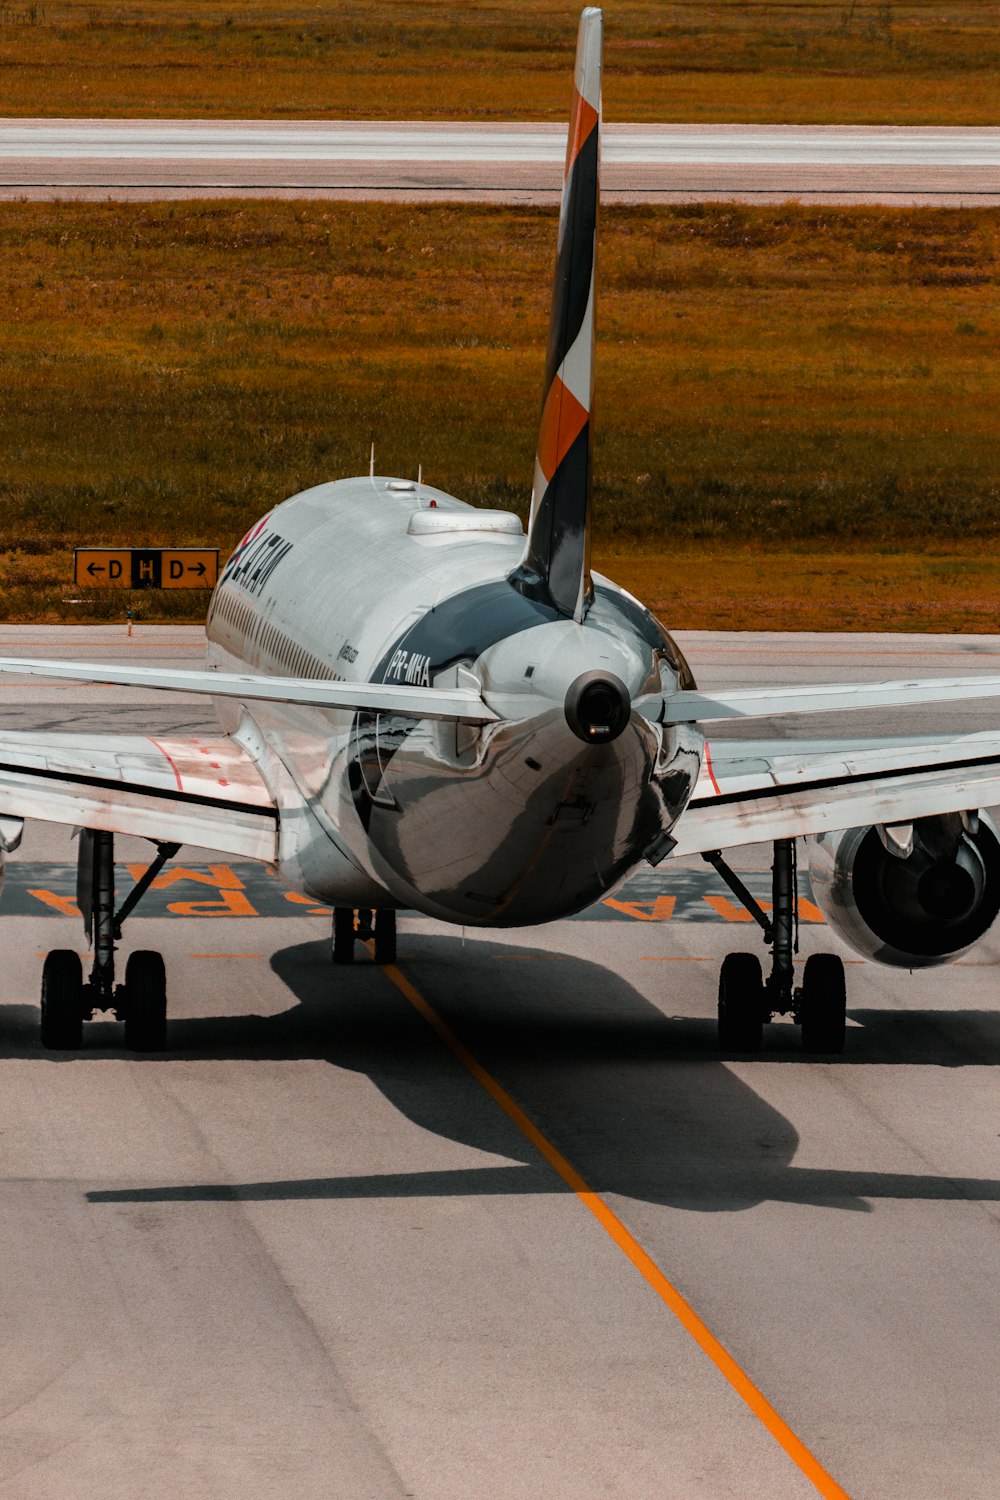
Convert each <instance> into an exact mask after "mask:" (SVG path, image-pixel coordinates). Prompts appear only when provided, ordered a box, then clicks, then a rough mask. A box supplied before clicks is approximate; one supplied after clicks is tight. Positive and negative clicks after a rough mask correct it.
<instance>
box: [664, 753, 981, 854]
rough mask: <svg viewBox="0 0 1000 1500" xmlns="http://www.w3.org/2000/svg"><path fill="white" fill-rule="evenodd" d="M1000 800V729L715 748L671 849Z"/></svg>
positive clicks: (758, 839) (901, 819)
mask: <svg viewBox="0 0 1000 1500" xmlns="http://www.w3.org/2000/svg"><path fill="white" fill-rule="evenodd" d="M998 802H1000V735H997V734H994V733H986V734H973V735H961V736H953V737H952V738H950V739H945V738H943V737H940V738H938V737H935V738H931V737H926V738H923V739H912V740H882V741H868V742H855V743H846V742H845V743H841V744H838V743H837V742H823V743H821V744H801V745H790V744H789V742H787V741H782V742H770V743H768V742H764V741H760V742H749V743H743V744H716V745H715V746H712V747H711V748H709V749H708V753H707V754H706V757H705V759H704V761H703V765H702V774H701V776H700V778H699V780H698V784H697V786H696V787H695V791H694V794H693V796H692V798H691V801H690V803H689V804H688V806H687V808H686V809H685V811H684V813H683V814H682V815H681V819H680V822H679V823H678V825H677V827H676V828H675V830H674V837H675V839H676V841H677V842H676V846H675V847H674V849H672V850H671V854H672V855H673V856H674V857H675V858H676V857H678V856H681V855H689V854H700V853H703V852H704V851H705V850H709V849H723V848H729V847H732V846H734V845H738V844H754V843H764V842H770V841H772V840H773V839H780V838H797V837H802V836H804V835H806V834H815V833H824V832H828V831H830V830H832V829H837V828H854V827H862V826H864V825H865V824H872V823H905V822H910V821H912V819H914V818H920V817H926V816H929V815H930V814H933V813H946V812H962V811H966V810H971V809H973V808H982V807H989V806H992V805H994V804H996V803H998Z"/></svg>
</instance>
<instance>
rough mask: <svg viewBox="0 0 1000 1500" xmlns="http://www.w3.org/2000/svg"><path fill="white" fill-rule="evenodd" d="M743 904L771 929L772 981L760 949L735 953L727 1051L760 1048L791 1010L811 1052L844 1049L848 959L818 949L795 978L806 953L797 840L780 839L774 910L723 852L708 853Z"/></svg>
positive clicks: (727, 966) (723, 1018) (724, 1021)
mask: <svg viewBox="0 0 1000 1500" xmlns="http://www.w3.org/2000/svg"><path fill="white" fill-rule="evenodd" d="M703 858H704V859H705V860H707V861H708V863H709V864H710V865H711V866H712V868H713V869H714V870H716V871H717V872H718V874H719V875H720V876H721V878H722V879H723V880H724V881H725V883H726V885H727V886H728V887H729V889H730V890H731V891H732V892H733V895H734V896H736V897H737V899H738V900H739V902H740V903H741V905H742V906H743V907H744V908H745V909H746V910H747V911H748V912H749V913H750V915H751V917H753V919H754V921H755V922H756V923H757V924H758V926H759V927H761V928H762V929H763V932H764V941H765V943H767V945H768V946H769V947H770V949H771V971H770V973H769V974H768V976H767V978H766V979H765V978H764V974H763V970H762V968H761V963H760V959H759V958H758V957H757V955H756V954H754V953H730V954H729V955H728V956H727V957H726V958H725V959H724V960H723V964H722V970H721V972H720V974H719V1046H720V1047H721V1049H722V1050H723V1051H724V1052H759V1051H760V1049H761V1044H762V1042H763V1036H764V1026H765V1024H766V1023H767V1022H768V1021H770V1020H771V1019H772V1018H773V1017H774V1016H775V1015H790V1016H791V1018H792V1020H793V1021H794V1022H796V1024H797V1025H799V1026H801V1028H802V1045H803V1047H804V1049H805V1050H806V1051H807V1052H818V1053H825V1054H836V1053H838V1052H843V1050H844V1039H845V1034H846V1026H847V992H846V987H845V983H844V964H843V960H842V959H840V958H838V957H837V956H836V954H833V953H814V954H812V956H811V957H809V958H808V959H807V960H806V963H805V968H804V969H803V972H802V983H801V985H798V986H797V985H796V983H795V954H796V953H797V952H798V947H799V941H798V926H799V918H798V868H797V864H796V858H795V840H794V839H777V840H776V841H775V844H774V860H773V863H772V865H771V915H770V917H768V915H767V913H766V912H765V911H764V909H763V908H762V907H761V905H760V903H759V902H757V901H755V900H754V898H753V896H752V895H751V894H750V892H749V891H748V890H747V888H746V886H745V885H744V883H743V881H742V880H740V878H739V876H738V875H737V874H736V872H735V871H734V870H731V869H730V867H729V866H728V865H727V864H726V862H725V860H724V859H723V858H722V855H721V853H720V851H719V850H718V849H715V850H712V851H711V852H710V853H708V854H705V855H703Z"/></svg>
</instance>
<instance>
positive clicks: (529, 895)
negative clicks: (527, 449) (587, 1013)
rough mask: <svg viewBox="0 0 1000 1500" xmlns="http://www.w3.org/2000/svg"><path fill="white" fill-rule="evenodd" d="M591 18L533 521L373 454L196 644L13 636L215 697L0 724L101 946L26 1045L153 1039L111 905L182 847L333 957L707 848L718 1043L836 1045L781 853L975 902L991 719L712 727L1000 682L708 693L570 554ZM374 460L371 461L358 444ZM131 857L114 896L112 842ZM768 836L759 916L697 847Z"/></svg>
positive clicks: (224, 588) (293, 506)
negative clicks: (91, 1023)
mask: <svg viewBox="0 0 1000 1500" xmlns="http://www.w3.org/2000/svg"><path fill="white" fill-rule="evenodd" d="M601 69H602V13H601V11H600V9H598V8H596V7H588V8H586V9H585V10H584V11H583V13H582V15H581V18H580V24H579V33H578V40H577V55H576V69H575V77H574V89H573V103H572V111H571V116H570V122H569V133H568V141H567V152H566V170H565V179H564V186H563V192H562V201H561V208H560V216H559V229H558V242H557V250H556V266H555V276H554V286H553V296H552V307H551V325H550V335H549V343H548V351H547V356H546V365H545V380H544V394H543V402H542V411H541V419H540V424H539V429H538V442H537V450H536V460H535V470H534V484H533V489H532V497H531V508H530V514H529V519H528V524H527V530H526V531H525V529H524V528H523V527H522V524H521V521H520V519H519V518H518V516H516V515H514V514H508V513H507V512H504V511H499V510H487V509H481V508H476V507H473V506H470V505H467V504H465V503H464V502H463V501H462V500H460V499H456V498H455V497H454V496H451V495H448V494H445V493H444V492H443V491H440V490H438V489H435V488H433V487H431V486H429V485H426V484H424V483H423V482H422V480H418V481H416V482H414V481H413V480H411V479H407V478H399V477H396V478H393V477H381V476H376V475H375V474H374V473H373V472H371V473H369V474H367V475H361V476H358V477H354V478H347V479H341V480H336V481H332V482H329V483H324V484H318V485H316V486H314V487H313V488H311V489H308V490H305V491H304V492H302V493H301V494H297V495H294V496H292V497H291V499H288V500H285V501H284V502H283V503H282V504H279V505H277V506H276V507H275V508H274V509H273V510H271V511H269V512H268V514H267V515H265V516H264V517H263V518H262V519H261V520H260V521H258V522H257V524H256V525H255V526H253V527H252V529H251V530H250V531H249V532H247V534H246V536H244V538H243V539H242V541H241V542H240V543H239V545H238V546H237V548H236V550H235V551H234V553H233V555H232V557H231V558H230V559H229V561H228V563H227V564H226V566H225V569H224V570H223V572H222V574H221V576H220V579H219V582H218V585H217V587H216V589H215V591H214V593H213V595H212V599H211V604H210V608H209V611H208V618H207V624H206V639H207V646H206V651H207V670H206V671H184V670H175V669H173V668H166V667H163V668H161V667H147V668H141V667H129V666H124V667H123V666H119V665H105V664H101V663H79V662H60V661H51V660H49V661H37V660H26V659H21V658H14V657H7V658H3V659H0V671H3V672H7V673H16V674H18V675H28V676H33V677H50V678H59V679H62V680H75V681H83V682H88V683H105V684H120V685H123V686H127V687H132V688H154V689H162V690H165V691H170V692H175V693H178V692H179V693H196V694H205V693H208V694H209V695H210V696H211V697H212V700H213V704H214V707H215V710H216V712H217V715H218V718H219V721H220V726H221V732H220V733H219V735H217V736H191V737H188V738H172V739H170V740H169V741H168V740H165V739H162V740H156V739H153V738H152V737H150V736H146V735H143V734H142V733H141V731H140V732H137V733H136V734H134V735H121V734H117V733H116V734H97V735H93V734H49V733H0V855H2V852H3V851H7V852H9V851H11V850H13V849H15V848H16V847H17V845H18V841H19V839H20V837H21V833H22V830H23V824H24V820H25V819H26V818H38V819H42V820H47V821H50V822H55V823H63V824H68V825H70V826H72V827H75V828H78V829H79V830H81V832H80V837H79V851H78V874H77V894H78V901H79V906H80V910H81V912H82V914H83V917H84V928H85V933H86V937H87V941H88V944H89V948H90V950H91V951H92V961H91V966H90V970H89V975H88V977H87V979H86V980H84V974H83V963H82V960H81V957H80V955H79V954H78V953H77V952H75V951H74V950H71V949H59V950H56V951H53V952H51V953H49V954H48V956H47V957H46V959H45V961H44V965H43V970H42V985H41V1040H42V1043H43V1044H44V1046H46V1047H48V1048H54V1049H60V1050H65V1049H75V1048H77V1047H79V1046H80V1045H81V1042H82V1037H83V1023H84V1021H85V1020H87V1019H91V1018H93V1017H94V1016H95V1014H97V1013H99V1012H111V1013H113V1014H114V1015H115V1016H117V1017H118V1018H119V1019H121V1020H123V1021H124V1041H125V1044H126V1046H127V1047H129V1048H132V1049H135V1050H139V1051H150V1052H156V1051H160V1050H162V1049H163V1048H164V1047H165V1046H166V1044H167V998H166V977H165V968H164V964H163V959H162V957H161V955H160V954H158V953H155V952H152V951H148V950H147V951H143V950H140V951H136V952H133V953H132V954H131V955H130V957H129V958H128V961H127V963H126V966H125V972H124V979H123V981H121V982H119V981H118V980H117V979H116V968H115V951H116V945H117V943H118V942H119V940H120V937H121V930H122V926H123V923H124V922H125V920H126V919H127V918H128V917H129V916H130V914H131V913H132V912H133V911H134V909H135V907H136V905H137V903H138V902H139V901H140V900H141V898H142V896H143V895H144V893H145V891H146V890H148V888H149V886H150V885H151V883H152V881H153V880H154V879H155V877H156V875H157V874H158V873H159V871H160V870H161V869H162V868H163V866H164V864H165V863H166V861H167V860H169V859H170V858H172V857H173V855H174V854H175V853H176V852H177V850H178V849H179V848H180V847H181V846H182V845H183V844H194V845H197V846H199V847H203V848H209V849H212V850H218V851H221V852H223V853H225V854H228V855H232V856H239V857H243V858H246V859H251V860H259V861H262V862H264V863H266V864H268V865H270V866H272V867H273V868H274V869H276V871H277V873H278V874H279V875H280V877H281V879H282V880H283V881H284V882H285V883H286V885H287V886H288V887H289V888H290V889H291V890H292V891H295V892H298V893H300V894H302V895H305V896H307V897H309V898H310V899H311V900H313V901H315V902H318V903H321V904H325V905H327V906H329V907H330V908H332V928H333V932H332V960H333V962H334V963H335V964H349V963H351V962H352V961H353V959H354V956H355V950H356V947H357V945H358V944H359V942H369V943H370V946H371V950H372V953H373V956H374V959H375V962H376V963H381V964H387V963H392V962H394V959H395V933H396V913H397V911H399V910H401V909H408V910H412V911H416V912H420V913H424V914H426V915H427V916H431V917H435V918H438V919H440V920H442V921H444V922H450V923H455V924H462V925H469V926H480V927H486V928H504V927H523V926H527V925H530V924H535V923H543V922H551V921H556V920H558V919H560V918H563V917H567V916H570V915H571V914H573V913H575V912H578V911H581V910H583V909H584V908H586V907H588V906H590V905H592V904H593V903H595V902H597V901H600V900H601V899H602V898H603V897H606V896H607V895H609V894H610V893H611V892H613V891H614V890H615V889H616V887H617V886H618V885H619V884H620V883H621V882H623V881H624V880H625V879H627V878H628V876H629V874H630V873H631V872H632V871H634V870H635V869H636V868H637V867H638V866H640V865H641V864H642V863H643V862H644V861H645V862H648V863H649V864H651V865H654V866H656V865H660V864H663V863H664V862H666V861H669V860H670V859H671V858H675V859H676V858H678V857H680V856H686V857H690V856H692V855H701V856H703V857H704V859H705V860H706V861H708V863H709V864H710V865H711V866H712V867H713V868H714V869H715V870H716V871H717V872H718V874H719V876H720V877H721V879H722V880H723V881H724V882H725V883H726V884H727V886H728V887H729V889H730V890H731V891H732V892H733V894H734V895H735V896H736V898H737V899H738V900H739V901H740V902H741V903H742V904H743V906H744V907H745V908H746V910H747V911H748V912H749V914H750V915H751V916H752V917H753V918H754V919H755V920H756V921H757V923H758V924H759V925H760V926H761V928H762V929H763V936H764V944H765V946H766V947H767V948H769V950H770V962H769V967H768V973H767V975H766V976H765V974H764V970H763V967H762V964H761V960H760V958H759V956H758V954H757V953H754V952H737V953H730V954H729V955H728V956H727V957H726V958H725V960H724V961H723V963H722V966H721V972H720V977H719V1002H718V1037H719V1044H720V1046H721V1047H722V1049H723V1050H724V1051H726V1052H735V1053H753V1052H756V1051H758V1050H759V1049H760V1047H761V1044H762V1037H763V1028H764V1026H765V1024H766V1023H767V1022H769V1021H770V1020H772V1019H773V1018H774V1017H775V1016H779V1015H787V1016H791V1018H792V1020H793V1021H794V1022H795V1023H796V1024H798V1025H799V1026H800V1028H801V1040H802V1044H803V1046H804V1047H805V1049H806V1050H807V1051H808V1052H811V1053H816V1054H820V1055H823V1054H826V1055H836V1054H837V1053H839V1052H840V1051H841V1050H842V1049H843V1046H844V1040H845V1026H846V1004H847V1000H846V988H845V982H844V964H843V961H842V959H841V958H840V956H839V955H837V954H835V953H817V954H813V955H811V956H810V957H809V958H808V959H807V960H806V962H805V964H804V966H803V967H802V971H801V974H799V973H798V971H797V969H796V962H795V959H796V951H797V942H796V914H797V899H798V896H797V892H798V862H799V849H800V846H801V848H802V852H803V857H804V858H805V859H806V860H807V861H808V865H809V869H810V873H811V881H812V891H813V896H814V899H815V900H816V901H817V903H818V904H819V906H820V907H821V909H822V911H823V913H824V915H825V917H826V920H827V922H828V923H829V926H830V928H831V929H832V930H833V931H834V932H835V933H837V934H838V935H839V937H840V938H841V939H843V940H844V941H845V942H846V943H847V945H848V946H849V947H852V948H853V949H855V950H856V951H857V952H859V953H861V954H862V955H863V956H864V957H866V958H870V959H874V960H877V961H878V962H880V963H883V964H888V965H891V966H897V967H902V968H908V969H915V968H921V967H924V966H927V965H932V964H937V963H943V962H947V961H948V960H950V959H955V958H957V957H958V956H959V955H960V954H962V953H964V952H966V951H967V949H968V948H969V947H970V946H971V945H972V944H973V943H975V942H976V941H978V940H979V939H980V938H981V937H982V936H983V934H984V933H985V932H986V931H987V929H988V928H989V926H990V924H991V923H992V922H993V920H994V918H995V917H996V915H997V912H998V910H1000V837H998V834H997V831H996V829H995V827H994V826H993V824H992V823H991V822H990V820H989V818H988V817H987V815H986V814H985V813H984V812H982V811H981V809H982V808H984V807H986V806H988V805H991V804H992V803H995V802H997V801H998V800H1000V738H998V737H997V735H995V734H992V733H985V734H966V735H954V734H942V735H938V736H920V737H913V736H911V737H909V738H893V739H880V740H858V739H852V738H850V737H847V738H845V739H843V740H839V741H832V740H831V741H825V742H805V741H803V742H793V741H782V740H771V741H767V740H754V739H750V738H738V739H731V738H727V739H724V740H717V741H716V742H715V743H714V744H713V743H712V742H711V740H710V739H709V738H708V734H709V732H710V731H711V729H712V726H713V725H715V724H718V723H720V722H723V721H728V722H729V723H730V725H732V724H733V721H739V724H740V725H741V726H742V723H743V721H747V722H748V723H750V724H752V723H753V721H754V720H757V719H761V718H772V717H775V716H795V715H802V714H809V713H816V712H825V713H831V712H833V713H837V714H840V713H843V714H849V713H851V712H854V711H857V710H863V709H871V708H882V709H894V708H902V707H906V706H908V705H913V704H918V703H919V704H924V703H937V704H945V705H948V704H952V703H954V702H957V701H958V700H960V699H971V698H980V697H984V698H991V699H995V698H997V697H998V696H1000V677H996V676H983V677H966V678H950V679H931V680H927V681H900V682H887V683H880V684H857V685H845V684H829V685H822V684H821V685H814V686H789V687H786V688H762V689H759V688H736V689H733V690H731V691H724V692H713V693H706V692H700V691H699V690H698V688H697V685H696V683H695V680H694V677H693V675H692V673H691V670H690V668H689V666H688V664H687V662H686V661H685V659H684V656H683V654H682V652H681V650H680V649H679V647H678V646H677V644H676V642H675V641H674V640H673V639H672V638H671V636H670V635H669V634H668V632H667V631H666V630H665V629H664V628H663V626H662V625H661V624H660V623H659V621H658V620H657V619H656V618H654V616H653V615H652V614H651V613H650V612H649V611H648V610H647V609H645V608H644V607H643V605H642V604H641V603H640V602H639V601H638V600H636V599H634V598H633V597H632V596H631V595H630V594H629V593H627V592H626V591H625V590H624V589H622V588H620V587H618V586H617V585H616V584H615V583H613V582H612V581H611V580H610V579H609V578H606V577H602V576H601V575H600V574H599V573H596V572H594V571H593V570H592V568H591V564H590V542H591V512H592V503H591V481H592V450H591V409H592V396H593V370H594V286H595V246H596V236H597V218H598V202H599V166H600V129H601ZM373 467H374V465H373ZM116 834H122V835H138V836H139V837H142V838H145V839H148V840H150V841H151V842H152V843H153V844H154V845H155V846H156V856H155V858H154V859H153V860H152V862H151V863H150V865H149V867H148V868H147V870H146V871H145V873H144V874H143V876H142V878H141V879H139V880H138V882H137V883H136V885H135V887H134V889H133V890H132V891H131V892H130V893H129V894H128V895H127V896H126V897H125V899H124V900H123V901H122V903H121V905H120V906H118V905H116V896H115V870H114V839H115V835H116ZM753 843H758V844H759V843H764V844H770V845H771V847H772V851H773V861H772V903H771V911H770V914H768V913H767V912H765V911H764V909H763V908H762V906H761V905H760V904H759V903H758V902H757V901H756V900H755V899H754V897H753V896H752V895H751V893H750V892H749V891H748V890H747V888H746V886H745V885H744V883H743V882H742V881H741V880H740V878H739V876H738V875H737V874H736V872H735V871H733V870H732V869H731V868H730V866H729V864H728V863H727V861H726V860H725V858H724V857H723V853H722V851H723V850H725V849H728V848H731V847H733V846H735V845H743V844H753Z"/></svg>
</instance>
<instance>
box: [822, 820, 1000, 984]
mask: <svg viewBox="0 0 1000 1500" xmlns="http://www.w3.org/2000/svg"><path fill="white" fill-rule="evenodd" d="M805 842H806V847H807V852H808V859H809V875H810V881H811V884H812V890H813V896H814V897H815V900H816V903H817V905H818V906H819V908H820V910H821V911H822V913H823V915H824V916H825V918H826V920H827V922H828V923H829V924H830V926H831V927H832V928H833V929H834V931H836V932H837V933H838V934H839V936H840V937H842V938H843V940H844V942H845V943H847V944H848V946H849V947H851V948H853V949H854V951H855V953H860V954H861V955H862V957H863V958H873V959H875V960H876V961H877V962H878V963H882V964H888V965H890V966H891V967H893V968H899V969H923V968H929V967H931V966H932V965H934V964H943V963H948V962H950V961H951V960H952V959H955V958H959V957H960V956H961V955H962V954H963V953H965V952H966V951H967V950H968V949H969V948H971V947H972V945H973V943H976V942H978V941H979V939H980V938H981V937H982V936H983V935H984V933H985V932H986V931H987V929H988V928H989V927H990V926H991V924H992V922H993V920H994V918H995V917H996V915H997V912H998V911H1000V837H998V835H997V830H996V828H995V827H994V826H993V823H992V822H991V821H990V819H989V818H988V817H987V816H986V815H985V814H983V813H974V812H973V813H944V814H937V815H935V816H934V817H928V818H918V819H917V820H916V821H915V822H913V823H906V824H893V825H888V826H885V825H878V826H876V827H874V828H848V829H844V830H841V831H840V832H831V833H822V834H817V835H813V836H811V837H809V838H807V839H806V841H805Z"/></svg>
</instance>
